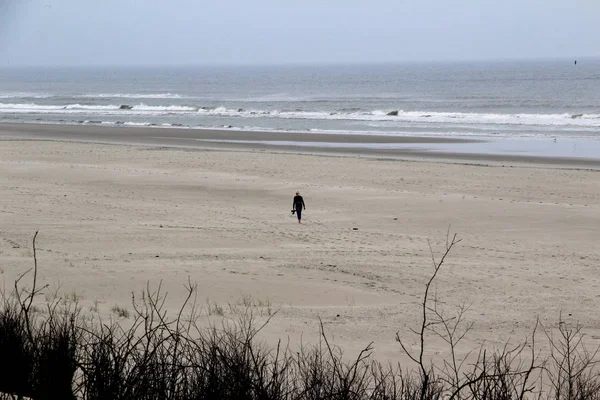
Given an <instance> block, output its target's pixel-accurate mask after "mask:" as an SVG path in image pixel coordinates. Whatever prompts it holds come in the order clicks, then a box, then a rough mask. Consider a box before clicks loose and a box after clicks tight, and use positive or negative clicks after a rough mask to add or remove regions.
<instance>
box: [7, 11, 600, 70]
mask: <svg viewBox="0 0 600 400" xmlns="http://www.w3.org/2000/svg"><path fill="white" fill-rule="evenodd" d="M599 40H600V0H303V1H296V0H278V1H274V0H255V1H248V0H210V1H208V0H96V1H94V0H45V1H40V0H0V65H121V64H128V65H140V64H154V65H156V64H273V63H277V64H279V63H299V62H302V63H344V62H402V61H429V60H481V59H483V60H486V59H507V58H509V59H510V58H557V57H559V58H563V57H566V58H580V57H585V56H600V45H599V43H600V42H599Z"/></svg>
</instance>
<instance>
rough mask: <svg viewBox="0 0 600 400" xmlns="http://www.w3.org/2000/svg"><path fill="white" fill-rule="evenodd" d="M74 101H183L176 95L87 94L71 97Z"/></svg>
mask: <svg viewBox="0 0 600 400" xmlns="http://www.w3.org/2000/svg"><path fill="white" fill-rule="evenodd" d="M73 98H76V99H94V98H98V99H184V98H187V97H185V96H182V95H180V94H177V93H87V94H78V95H75V96H73Z"/></svg>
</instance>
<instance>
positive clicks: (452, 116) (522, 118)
mask: <svg viewBox="0 0 600 400" xmlns="http://www.w3.org/2000/svg"><path fill="white" fill-rule="evenodd" d="M0 114H80V115H93V116H101V115H113V116H114V115H149V116H163V115H192V116H198V117H202V116H203V115H207V116H222V117H235V118H274V119H299V120H322V121H327V120H332V121H335V120H340V121H344V120H346V121H367V122H369V121H371V122H379V121H383V122H391V123H394V122H398V123H420V124H450V125H456V124H466V125H521V126H563V127H588V128H598V127H600V114H583V113H576V114H571V113H565V114H494V113H461V112H437V111H436V112H429V111H403V110H372V111H361V110H342V111H335V110H334V111H304V110H261V109H257V110H246V109H242V108H226V107H200V106H186V105H167V106H155V105H146V104H137V105H129V104H112V105H88V104H67V105H40V104H36V103H0Z"/></svg>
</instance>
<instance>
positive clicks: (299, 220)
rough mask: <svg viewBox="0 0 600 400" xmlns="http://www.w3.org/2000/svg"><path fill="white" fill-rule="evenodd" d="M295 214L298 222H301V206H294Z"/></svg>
mask: <svg viewBox="0 0 600 400" xmlns="http://www.w3.org/2000/svg"><path fill="white" fill-rule="evenodd" d="M296 215H297V216H298V223H299V224H301V223H302V208H300V207H296Z"/></svg>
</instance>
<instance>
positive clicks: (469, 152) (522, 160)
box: [0, 124, 600, 170]
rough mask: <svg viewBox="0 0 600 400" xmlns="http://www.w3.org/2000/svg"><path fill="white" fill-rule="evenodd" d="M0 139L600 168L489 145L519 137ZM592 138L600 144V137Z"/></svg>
mask: <svg viewBox="0 0 600 400" xmlns="http://www.w3.org/2000/svg"><path fill="white" fill-rule="evenodd" d="M0 140H45V141H47V140H50V141H67V142H88V143H90V142H91V143H102V144H120V145H141V146H152V147H167V148H185V149H196V150H232V149H235V150H251V151H256V150H259V151H269V152H292V153H306V154H322V155H325V154H333V155H349V156H367V157H376V158H390V159H400V160H411V161H419V160H420V161H443V162H452V163H469V164H474V163H475V164H484V165H487V164H492V165H505V164H510V165H513V164H514V165H524V164H532V165H538V166H539V165H544V166H548V167H551V168H557V167H559V168H582V169H594V170H597V169H600V158H589V157H564V156H555V155H554V156H544V155H535V154H519V153H518V151H517V150H515V151H514V153H513V154H510V153H509V154H494V152H493V149H494V146H495V147H498V143H501V144H507V143H508V144H511V145H512V146H513V147H514V144H515V143H518V144H520V145H522V144H524V143H525V144H528V145H531V143H527V142H526V141H518V140H513V141H510V140H506V141H494V140H483V139H466V138H450V137H431V136H389V135H386V136H382V135H379V136H378V135H357V134H329V133H312V132H277V131H243V130H229V129H222V130H219V129H176V128H160V127H98V126H76V125H53V124H0ZM588 142H590V143H596V141H588ZM535 143H548V141H545V142H542V141H539V142H538V141H536V142H535ZM597 143H598V146H600V141H599V142H597ZM575 146H576V145H575ZM563 147H564V145H563ZM584 148H586V147H585V146H584ZM486 149H492V151H489V150H486ZM592 150H593V149H592ZM509 151H510V150H509ZM588 151H589V149H588ZM598 154H600V153H598Z"/></svg>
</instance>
